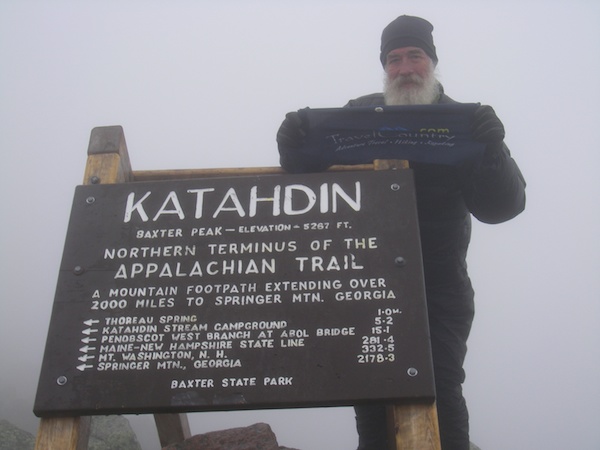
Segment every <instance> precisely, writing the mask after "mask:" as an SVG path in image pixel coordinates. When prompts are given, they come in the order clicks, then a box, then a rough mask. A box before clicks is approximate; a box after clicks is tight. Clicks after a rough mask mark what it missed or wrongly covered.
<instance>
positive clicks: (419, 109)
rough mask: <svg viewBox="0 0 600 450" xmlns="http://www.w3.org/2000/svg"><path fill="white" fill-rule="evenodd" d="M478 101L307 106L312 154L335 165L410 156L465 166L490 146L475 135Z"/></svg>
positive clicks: (303, 112) (304, 150) (304, 115)
mask: <svg viewBox="0 0 600 450" xmlns="http://www.w3.org/2000/svg"><path fill="white" fill-rule="evenodd" d="M478 106H479V104H477V103H450V104H437V105H415V106H369V107H351V108H327V109H325V108H323V109H311V108H306V109H302V110H300V111H299V114H300V116H301V118H302V120H303V123H304V124H306V125H308V127H307V130H308V134H307V136H306V141H305V145H304V146H303V147H302V148H301V149H300V151H301V152H302V153H304V154H305V155H307V156H312V157H314V158H318V159H319V160H324V161H326V162H327V163H329V164H331V165H335V164H368V163H371V162H373V160H374V159H406V160H409V161H414V162H423V163H431V164H446V165H460V164H462V163H464V162H465V161H468V160H474V159H477V158H478V157H479V156H480V155H481V153H482V152H483V150H484V148H485V144H483V143H480V142H477V141H474V140H473V138H472V136H471V127H472V123H473V113H474V112H475V110H476V109H477V107H478Z"/></svg>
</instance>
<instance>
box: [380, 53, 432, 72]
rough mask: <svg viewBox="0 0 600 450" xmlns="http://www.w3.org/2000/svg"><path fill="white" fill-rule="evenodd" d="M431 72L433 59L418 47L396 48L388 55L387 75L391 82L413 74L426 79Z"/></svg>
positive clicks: (386, 62)
mask: <svg viewBox="0 0 600 450" xmlns="http://www.w3.org/2000/svg"><path fill="white" fill-rule="evenodd" d="M430 71H431V59H430V58H429V56H427V53H425V52H424V51H423V50H422V49H420V48H418V47H402V48H396V49H394V50H392V51H391V52H389V53H388V54H387V57H386V61H385V73H386V74H387V76H388V78H389V79H390V80H395V79H396V78H398V77H399V76H406V75H412V74H416V75H418V76H419V77H421V78H425V76H427V75H428V74H429V72H430Z"/></svg>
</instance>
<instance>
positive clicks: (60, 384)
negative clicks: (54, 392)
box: [56, 375, 67, 386]
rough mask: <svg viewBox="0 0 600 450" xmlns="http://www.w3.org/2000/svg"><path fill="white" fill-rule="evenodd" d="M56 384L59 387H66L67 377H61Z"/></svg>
mask: <svg viewBox="0 0 600 450" xmlns="http://www.w3.org/2000/svg"><path fill="white" fill-rule="evenodd" d="M56 384H58V385H59V386H64V385H65V384H67V377H65V376H64V375H61V376H60V377H58V378H57V379H56Z"/></svg>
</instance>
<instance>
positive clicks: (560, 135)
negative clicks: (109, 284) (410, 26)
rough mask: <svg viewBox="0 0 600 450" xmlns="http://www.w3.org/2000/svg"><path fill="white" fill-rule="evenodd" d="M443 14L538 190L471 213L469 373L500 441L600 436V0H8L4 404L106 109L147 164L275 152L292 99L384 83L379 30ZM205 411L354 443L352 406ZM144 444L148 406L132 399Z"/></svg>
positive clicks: (447, 68) (306, 437)
mask: <svg viewBox="0 0 600 450" xmlns="http://www.w3.org/2000/svg"><path fill="white" fill-rule="evenodd" d="M401 14H412V15H418V16H421V17H424V18H426V19H427V20H429V21H430V22H432V23H433V24H434V27H435V30H434V39H435V44H436V47H437V54H438V56H439V65H438V69H439V77H440V80H441V81H442V84H443V85H444V87H445V90H446V93H447V94H448V95H450V96H451V97H452V98H454V99H456V100H458V101H463V102H481V103H485V104H490V105H492V106H493V107H494V108H495V110H496V112H497V113H498V115H499V117H500V118H501V119H502V121H503V122H504V124H505V127H506V130H507V136H506V142H507V144H508V146H509V147H510V148H511V151H512V153H513V156H514V157H515V159H516V160H517V162H518V164H519V166H520V168H521V169H522V171H523V173H524V175H525V178H526V180H527V182H528V187H527V196H528V204H527V209H526V211H525V212H524V213H523V214H522V215H520V216H519V217H517V218H516V219H514V220H512V221H510V222H508V223H505V224H501V225H494V226H490V225H484V224H480V223H476V224H475V227H474V233H473V239H472V244H471V250H470V254H469V266H470V273H471V277H472V280H473V283H474V286H475V290H476V318H475V322H474V328H473V332H472V335H471V338H470V341H469V353H468V356H467V363H466V371H467V380H466V383H465V385H464V389H465V396H466V398H467V402H468V405H469V409H470V415H471V440H472V441H473V442H475V443H476V444H477V445H479V446H480V447H481V448H483V449H484V450H506V449H511V450H520V449H523V450H525V449H527V450H529V449H545V450H553V449H556V450H563V449H566V448H577V449H589V450H594V449H598V448H600V428H599V427H598V425H597V424H598V423H599V422H600V412H599V410H598V407H597V403H598V401H599V400H600V387H599V383H598V373H600V301H599V300H600V295H599V294H600V283H599V278H600V277H599V276H598V273H600V260H599V259H600V258H599V255H600V239H598V237H597V233H598V230H600V210H599V208H598V200H599V198H600V197H599V194H600V182H599V177H598V175H597V173H596V171H597V168H598V167H599V166H600V156H599V154H600V152H599V144H598V142H597V141H598V139H597V136H596V134H597V133H596V127H597V124H598V123H599V121H600V114H599V113H598V105H599V104H600V87H599V83H598V76H599V74H600V63H599V62H598V56H600V31H599V30H600V4H599V3H598V2H593V1H591V0H590V1H585V0H573V1H569V2H567V1H545V2H542V1H539V2H534V1H527V0H525V1H518V2H516V1H502V2H497V1H494V2H485V3H483V2H474V1H463V0H459V1H455V2H452V3H448V2H442V1H430V2H426V1H404V2H392V1H381V0H373V1H370V2H364V1H363V2H359V1H352V0H351V1H344V2H342V1H325V2H322V1H319V2H318V1H305V2H302V3H301V4H299V3H298V4H296V3H294V4H292V3H288V2H275V1H257V2H252V3H250V2H242V1H223V2H208V1H202V0H198V1H181V0H175V1H171V2H163V1H143V2H142V1H121V2H116V1H103V2H99V1H97V2H94V1H88V2H75V1H60V0H57V1H53V2H42V1H16V0H3V1H2V2H1V3H0V61H1V67H2V68H1V70H0V148H1V149H2V152H3V155H4V157H3V161H4V162H3V163H2V165H1V167H2V173H3V175H2V177H1V179H0V183H1V185H0V186H1V192H2V208H1V222H0V223H1V232H0V249H1V255H2V256H1V266H0V292H1V294H0V299H1V300H0V322H1V323H0V356H1V358H2V369H1V373H2V376H1V377H0V418H2V419H6V420H9V421H10V422H12V423H14V424H15V425H18V426H20V427H22V428H24V429H26V430H28V431H30V432H32V433H36V430H37V424H38V419H37V418H35V416H34V415H33V413H32V408H33V401H34V397H35V391H36V387H37V381H38V377H39V371H40V366H41V361H42V354H43V350H44V345H45V340H46V334H47V331H48V324H49V320H50V311H51V307H52V302H53V297H54V289H55V287H56V280H57V275H58V267H59V263H60V258H61V254H62V246H63V244H64V238H65V234H66V228H67V221H68V218H69V213H70V207H71V201H72V196H73V191H74V188H75V186H76V185H78V184H81V183H82V179H83V171H84V167H85V161H86V150H87V145H88V141H89V135H90V131H91V130H92V128H94V127H96V126H105V125H121V126H123V128H124V131H125V138H126V141H127V145H128V148H129V154H130V157H131V161H132V166H133V168H134V170H143V169H183V168H213V167H255V166H256V167H260V166H277V165H278V155H277V148H276V144H275V133H276V131H277V128H278V127H279V124H280V123H281V120H282V119H283V117H284V115H285V113H286V112H288V111H291V110H296V109H298V108H302V107H305V106H310V107H338V106H342V105H344V104H345V103H346V102H347V101H348V100H349V99H350V98H355V97H358V96H360V95H363V94H367V93H371V92H376V91H380V90H381V84H382V69H381V66H380V63H379V38H380V34H381V30H382V29H383V27H384V26H385V25H387V24H388V23H389V22H390V21H391V20H393V19H394V18H396V17H397V16H399V15H401ZM188 416H189V420H190V423H191V427H192V432H193V433H194V434H196V433H202V432H205V431H212V430H217V429H224V428H230V427H235V426H245V425H250V424H253V423H256V422H260V421H263V422H267V423H269V424H270V425H271V427H272V428H273V430H274V432H275V433H276V434H277V437H278V440H279V443H280V445H285V446H288V447H296V448H299V449H302V450H322V449H327V450H342V449H345V450H348V449H352V448H355V446H356V439H357V438H356V432H355V429H354V418H353V411H352V410H351V409H350V408H320V409H294V410H277V411H246V412H220V413H212V412H207V413H193V414H192V413H190V414H189V415H188ZM127 417H128V418H129V419H130V420H131V421H132V423H133V425H134V426H135V428H136V431H138V435H139V438H140V441H141V442H142V443H143V446H144V449H154V448H158V447H159V444H158V437H157V435H156V431H155V428H154V422H153V418H152V416H151V415H140V416H127Z"/></svg>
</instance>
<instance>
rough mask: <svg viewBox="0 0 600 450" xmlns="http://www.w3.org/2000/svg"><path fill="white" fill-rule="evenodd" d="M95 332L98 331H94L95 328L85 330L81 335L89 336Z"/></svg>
mask: <svg viewBox="0 0 600 450" xmlns="http://www.w3.org/2000/svg"><path fill="white" fill-rule="evenodd" d="M96 331H98V330H96V329H95V328H86V329H85V330H83V331H82V333H83V334H87V335H88V336H89V335H90V334H91V333H95V332H96Z"/></svg>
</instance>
